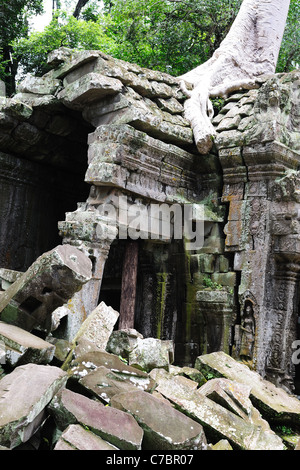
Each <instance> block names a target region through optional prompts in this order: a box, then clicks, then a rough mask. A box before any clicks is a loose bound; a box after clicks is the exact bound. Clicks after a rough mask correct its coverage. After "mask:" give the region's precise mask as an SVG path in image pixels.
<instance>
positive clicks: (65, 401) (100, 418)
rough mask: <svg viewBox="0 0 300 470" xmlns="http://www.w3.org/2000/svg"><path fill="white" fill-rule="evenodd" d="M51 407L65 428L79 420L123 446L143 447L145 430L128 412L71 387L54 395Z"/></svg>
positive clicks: (95, 431)
mask: <svg viewBox="0 0 300 470" xmlns="http://www.w3.org/2000/svg"><path fill="white" fill-rule="evenodd" d="M48 409H49V411H50V413H51V414H52V415H53V417H54V419H55V421H56V424H57V426H58V427H59V429H61V430H64V429H66V427H67V426H68V425H70V424H78V423H79V424H82V425H83V426H85V427H88V428H89V429H90V430H91V431H92V432H93V433H95V434H97V435H98V436H100V437H101V438H102V439H104V440H106V441H107V442H109V443H110V444H112V445H114V446H116V447H118V448H119V449H122V450H140V449H141V444H142V439H143V430H142V428H141V427H140V426H139V425H138V424H137V422H136V421H135V419H134V418H133V417H132V416H131V415H130V414H128V413H124V412H123V411H121V410H117V409H115V408H111V407H106V406H104V405H103V404H102V403H100V402H97V401H95V400H91V399H90V398H87V397H85V396H83V395H81V394H79V393H75V392H72V391H71V390H67V389H63V390H61V391H60V392H59V393H58V394H57V395H56V396H55V397H54V398H53V400H52V401H51V403H50V405H49V406H48Z"/></svg>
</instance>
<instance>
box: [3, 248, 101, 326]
mask: <svg viewBox="0 0 300 470" xmlns="http://www.w3.org/2000/svg"><path fill="white" fill-rule="evenodd" d="M91 277H92V263H91V260H90V259H89V258H88V257H87V256H86V255H85V254H84V253H82V252H81V251H80V250H78V249H77V248H75V247H73V246H71V245H60V246H58V247H56V248H54V249H53V250H51V251H49V252H47V253H44V254H43V255H41V256H40V257H39V258H38V259H37V260H36V261H35V262H34V263H33V264H32V265H31V267H30V268H29V269H28V270H27V271H26V272H25V273H24V274H22V276H20V277H19V278H18V279H17V280H16V281H15V282H14V283H13V284H12V285H11V286H10V287H8V289H7V290H6V291H4V292H3V293H2V295H1V297H0V320H1V321H4V322H6V323H12V324H14V325H16V326H19V327H21V328H24V329H25V330H28V331H31V330H32V329H33V328H34V327H36V326H39V327H40V328H44V329H45V330H46V331H50V330H51V313H52V312H53V311H54V310H55V309H56V308H58V307H60V306H62V305H63V304H65V303H66V302H67V301H68V300H69V299H70V298H71V297H72V296H73V294H74V293H75V292H77V291H79V290H80V289H81V287H82V285H83V284H85V283H86V282H87V281H89V280H90V279H91Z"/></svg>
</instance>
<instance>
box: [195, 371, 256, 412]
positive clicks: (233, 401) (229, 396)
mask: <svg viewBox="0 0 300 470" xmlns="http://www.w3.org/2000/svg"><path fill="white" fill-rule="evenodd" d="M198 391H199V393H202V394H203V395H205V396H206V397H208V398H210V399H211V400H212V401H214V402H215V403H219V405H221V406H223V407H224V408H226V409H227V410H229V411H232V412H233V413H235V414H236V415H238V416H240V417H241V418H248V417H249V416H251V411H252V408H253V405H252V402H251V400H250V399H249V395H250V391H251V387H249V386H247V385H243V384H240V383H238V382H234V381H232V380H228V379H211V380H209V381H208V382H206V384H204V385H203V386H202V387H200V388H199V390H198Z"/></svg>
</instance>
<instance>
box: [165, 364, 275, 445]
mask: <svg viewBox="0 0 300 470" xmlns="http://www.w3.org/2000/svg"><path fill="white" fill-rule="evenodd" d="M179 379H180V378H179V377H170V374H168V373H167V372H166V371H164V375H163V374H161V377H160V378H159V381H158V379H157V378H156V380H157V382H158V386H157V388H156V390H157V391H158V392H159V393H161V394H162V395H163V396H164V397H165V398H167V399H168V400H170V401H171V402H172V403H173V404H174V405H175V406H176V407H177V408H179V409H180V410H181V411H183V412H184V413H185V414H186V415H188V416H189V417H190V418H192V419H193V420H195V421H197V422H199V423H200V424H201V425H202V426H203V429H204V432H205V434H206V436H207V438H208V439H211V438H212V436H213V439H217V438H218V436H219V438H220V439H227V440H228V441H229V442H230V444H231V445H232V446H233V447H234V448H235V449H239V450H283V449H284V445H283V442H282V440H281V439H280V438H279V437H278V436H276V434H275V433H274V432H273V431H271V430H270V429H268V430H267V431H266V430H265V429H262V428H261V426H260V425H255V424H253V423H251V422H249V421H246V420H244V419H242V418H241V417H240V416H237V415H236V414H235V413H232V412H231V411H229V410H227V409H226V408H224V407H223V406H221V405H219V404H218V403H215V402H214V401H212V400H211V399H209V398H207V397H206V396H205V395H204V394H201V393H200V392H199V390H194V389H192V388H190V387H188V386H186V385H185V384H183V383H182V382H181V381H180V380H179Z"/></svg>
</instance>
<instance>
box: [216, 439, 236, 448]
mask: <svg viewBox="0 0 300 470" xmlns="http://www.w3.org/2000/svg"><path fill="white" fill-rule="evenodd" d="M211 450H233V448H232V447H231V445H230V444H229V442H228V441H227V440H226V439H221V441H219V442H217V443H216V444H215V445H213V446H211Z"/></svg>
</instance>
